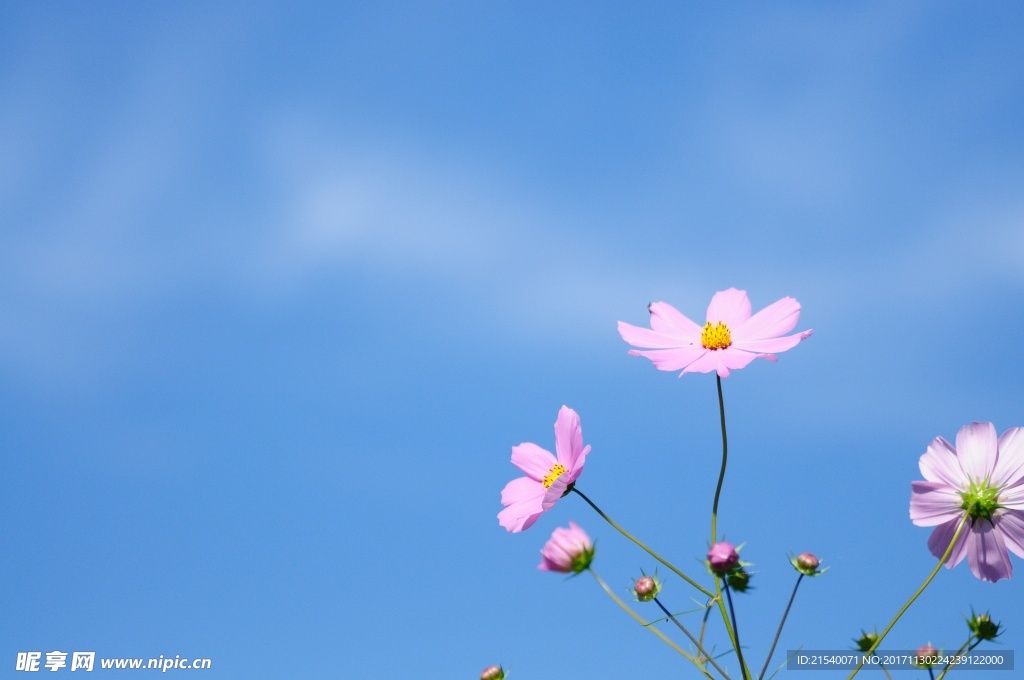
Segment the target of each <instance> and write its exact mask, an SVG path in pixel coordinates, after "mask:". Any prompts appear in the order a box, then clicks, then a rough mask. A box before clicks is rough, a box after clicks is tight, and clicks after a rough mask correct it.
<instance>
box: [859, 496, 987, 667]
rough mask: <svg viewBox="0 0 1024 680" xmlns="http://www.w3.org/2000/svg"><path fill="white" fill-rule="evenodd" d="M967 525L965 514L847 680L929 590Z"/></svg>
mask: <svg viewBox="0 0 1024 680" xmlns="http://www.w3.org/2000/svg"><path fill="white" fill-rule="evenodd" d="M966 524H967V513H966V512H965V513H964V516H963V518H962V519H961V520H960V524H958V525H957V527H956V532H955V533H954V534H953V540H951V541H950V542H949V546H947V547H946V552H944V553H942V557H940V558H939V562H938V564H936V565H935V568H934V569H932V572H931V573H930V574H928V578H926V579H925V580H924V583H922V584H921V585H920V586H919V587H918V589H917V590H915V591H914V594H913V595H911V596H910V599H909V600H907V601H906V603H905V604H904V605H903V606H902V607H901V608H900V610H899V611H898V612H896V616H894V617H892V621H890V622H889V625H888V626H886V627H885V630H883V631H882V634H881V635H879V636H878V639H877V640H875V644H873V645H871V648H870V649H869V650H868V651H867V652H865V654H864V656H863V657H861V660H860V663H858V664H857V666H856V667H855V668H854V669H853V672H852V673H850V674H849V675H848V676H847V677H846V680H851V679H852V678H853V676H855V675H857V673H858V672H859V671H860V669H861V668H862V667H863V666H864V662H865V661H866V660H867V658H868V657H869V656H871V655H872V654H873V653H874V651H875V650H876V649H878V645H880V644H881V643H882V640H884V639H885V636H886V635H888V634H889V631H890V630H892V627H893V626H895V625H896V622H897V621H899V620H900V617H901V616H903V614H904V613H905V612H906V611H907V610H908V609H910V605H912V604H914V600H916V599H917V598H918V597H919V596H920V595H921V593H923V592H924V589H925V588H927V587H928V584H929V583H931V582H932V579H933V578H935V575H936V574H938V573H939V569H941V568H942V565H944V564H945V563H946V560H948V559H949V556H950V555H951V554H953V546H955V545H956V542H957V539H959V538H960V533H961V532H962V531H963V530H964V526H965V525H966Z"/></svg>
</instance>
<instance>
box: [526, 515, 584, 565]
mask: <svg viewBox="0 0 1024 680" xmlns="http://www.w3.org/2000/svg"><path fill="white" fill-rule="evenodd" d="M593 561H594V542H593V541H591V540H590V536H587V532H585V531H583V529H580V527H579V525H577V524H576V522H571V521H570V522H569V528H568V529H566V528H564V527H558V528H557V529H555V530H554V531H552V532H551V538H549V539H548V542H547V543H545V544H544V547H543V548H541V550H540V564H538V565H537V568H538V569H540V570H541V571H557V572H559V573H562V574H568V573H570V572H571V573H574V574H578V573H580V572H581V571H583V570H585V569H587V568H588V567H590V563H591V562H593Z"/></svg>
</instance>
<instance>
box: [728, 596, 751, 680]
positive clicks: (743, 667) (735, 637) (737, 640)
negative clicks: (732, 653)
mask: <svg viewBox="0 0 1024 680" xmlns="http://www.w3.org/2000/svg"><path fill="white" fill-rule="evenodd" d="M723 590H725V599H727V600H729V615H730V616H731V617H732V630H733V643H734V644H735V645H736V658H737V659H739V662H740V675H742V676H743V677H744V678H746V677H749V676H750V673H749V672H747V664H745V663H744V662H743V650H741V649H740V629H739V626H737V625H736V610H735V609H733V606H732V591H731V590H729V584H728V582H726V583H725V584H724V587H723Z"/></svg>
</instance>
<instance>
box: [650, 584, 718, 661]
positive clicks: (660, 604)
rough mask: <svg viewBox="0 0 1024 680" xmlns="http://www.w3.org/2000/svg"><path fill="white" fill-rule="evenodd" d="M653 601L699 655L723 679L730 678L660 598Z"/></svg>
mask: <svg viewBox="0 0 1024 680" xmlns="http://www.w3.org/2000/svg"><path fill="white" fill-rule="evenodd" d="M654 603H655V604H656V605H658V606H659V607H661V611H663V612H665V616H667V617H668V618H669V620H670V621H671V622H672V623H674V624H676V626H677V627H678V628H679V630H681V631H683V634H684V635H686V637H688V638H690V642H692V643H693V644H695V645H697V651H698V652H700V653H701V656H702V657H704V658H705V659H707V660H708V662H709V663H710V664H711V665H712V666H714V667H715V670H717V671H718V672H719V673H721V674H722V677H724V678H725V680H730V678H729V674H728V673H726V672H725V671H723V670H722V667H721V666H719V665H718V664H717V663H715V660H714V659H713V658H712V657H711V655H710V654H708V653H707V651H705V649H704V648H703V647H702V646H701V644H700V641H699V640H697V638H695V637H693V633H691V632H690V631H688V630H686V627H685V626H683V624H681V623H679V620H678V619H677V618H676V617H675V616H673V615H672V613H671V612H670V611H669V610H668V609H665V605H663V604H662V603H661V600H659V599H658V598H654Z"/></svg>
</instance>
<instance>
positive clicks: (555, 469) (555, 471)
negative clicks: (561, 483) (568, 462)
mask: <svg viewBox="0 0 1024 680" xmlns="http://www.w3.org/2000/svg"><path fill="white" fill-rule="evenodd" d="M564 474H565V467H563V466H562V464H561V463H555V464H554V465H552V466H551V472H549V473H548V474H547V476H546V477H545V478H544V488H545V489H549V488H551V485H552V484H554V483H555V480H556V479H558V478H559V477H561V476H562V475H564Z"/></svg>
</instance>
